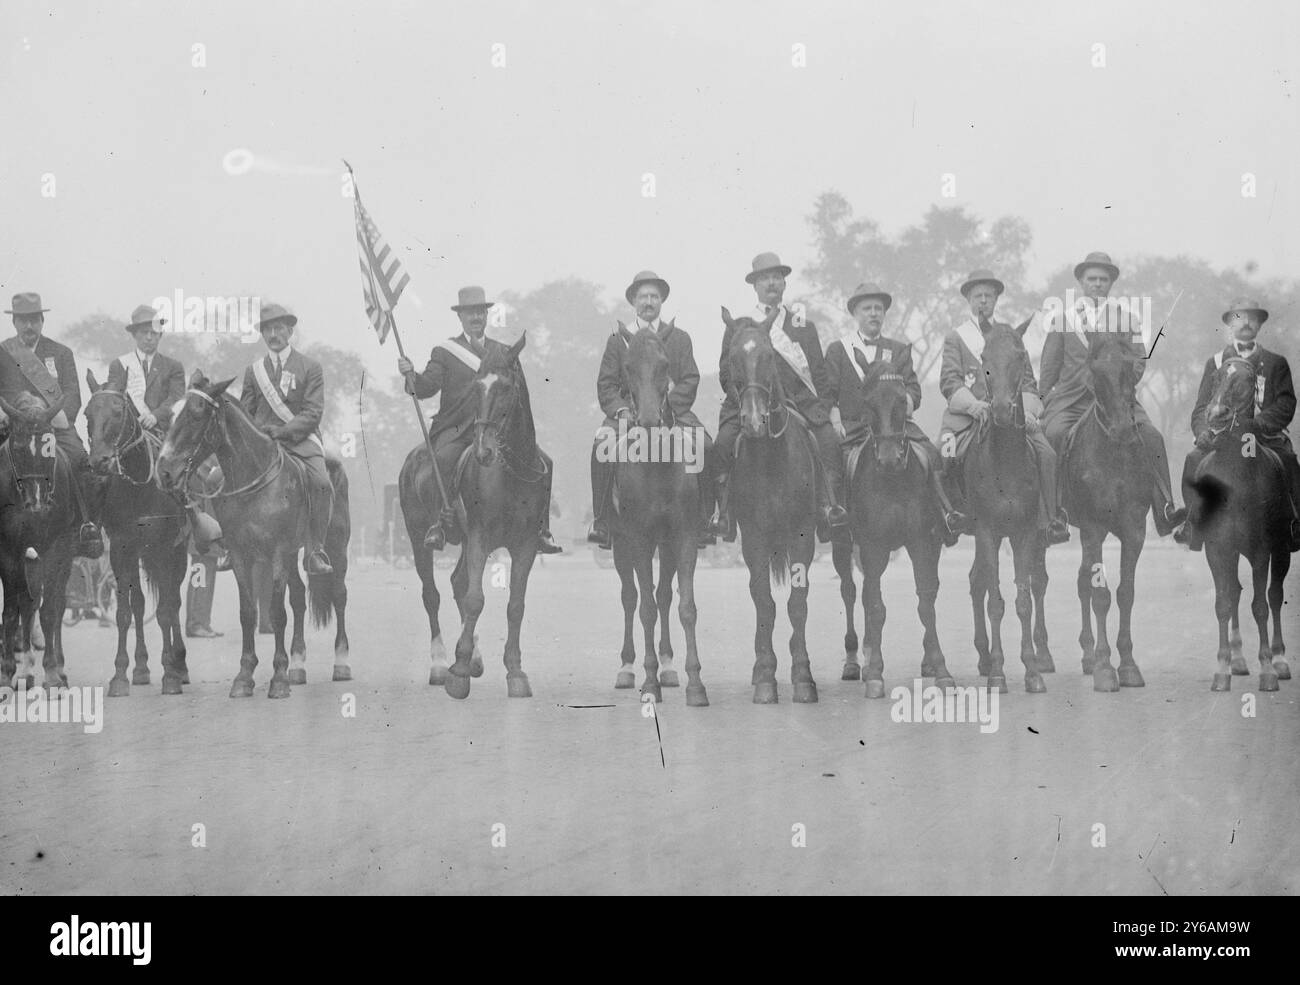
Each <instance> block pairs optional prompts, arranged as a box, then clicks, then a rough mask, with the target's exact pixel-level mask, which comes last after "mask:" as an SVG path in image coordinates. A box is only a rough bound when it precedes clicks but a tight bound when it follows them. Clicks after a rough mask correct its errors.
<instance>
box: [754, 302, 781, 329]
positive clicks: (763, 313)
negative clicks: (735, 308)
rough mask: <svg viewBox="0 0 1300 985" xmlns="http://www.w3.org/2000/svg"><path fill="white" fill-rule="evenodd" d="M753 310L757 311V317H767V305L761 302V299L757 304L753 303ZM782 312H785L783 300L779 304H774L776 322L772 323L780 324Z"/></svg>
mask: <svg viewBox="0 0 1300 985" xmlns="http://www.w3.org/2000/svg"><path fill="white" fill-rule="evenodd" d="M754 310H755V311H757V312H758V317H759V318H760V319H766V318H767V314H768V312H767V305H765V304H763V303H762V302H761V301H760V302H759V303H758V304H756V305H754ZM784 312H785V302H782V303H781V304H778V305H777V306H776V322H775V323H774V324H780V322H781V316H782V314H783V313H784Z"/></svg>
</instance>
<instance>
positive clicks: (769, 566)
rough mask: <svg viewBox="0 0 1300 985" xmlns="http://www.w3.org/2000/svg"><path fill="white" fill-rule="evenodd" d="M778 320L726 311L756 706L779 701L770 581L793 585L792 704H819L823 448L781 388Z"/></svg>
mask: <svg viewBox="0 0 1300 985" xmlns="http://www.w3.org/2000/svg"><path fill="white" fill-rule="evenodd" d="M774 317H775V312H773V314H772V315H769V316H768V317H767V318H766V319H764V320H763V321H762V322H757V321H755V320H754V319H752V318H748V317H741V318H736V319H733V318H732V317H731V312H729V311H728V310H727V309H726V308H723V309H722V320H723V321H724V322H725V323H726V325H727V328H728V330H729V332H730V333H731V338H732V342H731V347H730V349H729V350H728V351H727V352H726V353H725V354H724V358H725V359H728V360H730V362H731V379H732V381H733V385H734V386H735V387H736V389H737V390H738V393H737V398H738V400H739V404H740V424H741V432H740V437H739V439H737V449H736V461H735V465H734V466H733V467H732V473H731V475H732V478H731V486H732V489H733V490H734V491H733V492H732V494H731V504H732V511H733V514H734V515H735V517H736V522H737V524H738V525H739V527H740V533H741V551H742V553H743V554H744V557H745V564H746V566H747V567H748V568H749V594H750V597H751V598H752V599H753V601H754V613H755V619H756V623H757V625H756V628H755V632H754V670H753V674H752V677H751V683H752V684H753V685H754V703H755V704H775V703H776V701H777V687H776V652H775V651H774V650H773V649H772V630H773V627H774V625H775V623H776V602H775V601H774V600H773V599H772V584H771V582H772V579H775V580H776V582H777V584H779V585H784V584H785V583H786V582H787V581H788V582H789V583H790V600H789V602H788V603H787V606H786V611H787V612H788V613H789V616H790V623H791V627H792V629H793V632H792V634H791V636H790V657H791V664H790V682H791V684H792V685H793V686H794V700H795V701H796V702H799V703H812V702H815V701H816V700H817V684H816V682H815V681H814V680H813V676H812V668H811V666H810V665H809V662H808V644H807V640H806V638H805V633H804V628H805V624H806V623H807V620H808V574H809V568H810V566H811V564H812V560H813V554H814V552H815V551H816V536H817V534H816V527H817V482H818V481H819V480H818V476H817V468H818V463H817V449H816V447H815V445H814V443H813V437H812V433H811V432H810V431H809V429H808V427H807V425H806V424H805V423H804V422H803V420H802V419H801V417H800V415H799V413H798V412H797V411H796V410H794V408H793V407H792V406H791V405H790V404H789V403H788V402H787V400H786V397H785V393H784V391H783V390H782V387H781V380H780V376H779V374H778V373H777V362H776V360H777V359H779V358H780V356H778V355H777V353H776V350H775V349H774V348H773V347H772V342H771V338H770V336H769V332H770V331H771V328H772V321H773V318H774ZM778 422H779V423H778Z"/></svg>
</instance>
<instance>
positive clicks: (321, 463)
mask: <svg viewBox="0 0 1300 985" xmlns="http://www.w3.org/2000/svg"><path fill="white" fill-rule="evenodd" d="M297 324H298V318H297V316H296V315H293V314H290V313H289V312H288V311H287V310H286V309H284V308H283V307H281V306H280V305H278V304H265V305H263V306H262V309H261V320H260V321H259V322H258V326H257V327H258V329H259V331H261V333H262V341H263V342H265V343H266V348H267V350H268V351H267V354H266V356H265V357H264V358H262V359H259V360H258V361H257V362H255V363H253V365H251V366H249V367H248V369H247V370H245V371H244V386H243V390H242V391H241V392H240V394H239V402H240V404H241V405H242V406H243V408H244V411H245V412H246V413H247V414H248V416H249V417H251V418H252V419H253V423H254V424H256V425H257V426H258V427H259V428H261V429H262V430H263V431H264V432H265V433H266V434H267V435H268V436H270V437H272V438H274V439H275V440H276V441H278V442H280V444H281V445H283V446H284V449H285V451H287V452H288V453H289V454H291V455H293V456H294V457H295V458H297V459H298V460H299V461H300V462H302V464H303V465H304V467H305V468H306V477H307V482H306V492H307V511H308V542H307V552H306V553H307V557H306V561H305V567H306V569H307V574H309V575H329V574H333V573H334V568H333V566H332V565H331V564H330V560H329V558H328V557H327V556H326V555H325V546H324V545H325V534H326V532H327V531H328V529H329V523H330V512H331V511H332V510H333V508H334V487H333V486H332V485H331V483H330V477H329V472H328V471H326V468H325V447H324V445H323V444H322V443H321V438H320V420H321V417H322V415H323V414H324V413H325V377H324V374H323V373H322V372H321V366H320V363H318V362H317V361H316V360H315V359H312V358H311V357H310V356H305V355H303V354H302V353H301V352H298V351H297V350H295V349H294V348H293V346H291V345H290V344H289V338H290V336H292V335H293V328H294V326H295V325H297Z"/></svg>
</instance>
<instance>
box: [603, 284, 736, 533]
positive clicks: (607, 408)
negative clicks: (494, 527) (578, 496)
mask: <svg viewBox="0 0 1300 985" xmlns="http://www.w3.org/2000/svg"><path fill="white" fill-rule="evenodd" d="M668 291H669V287H668V281H666V280H664V279H663V278H662V277H660V276H659V275H658V274H656V273H655V272H654V271H653V270H643V271H641V272H640V273H639V274H637V275H636V276H635V277H633V278H632V283H631V284H629V285H628V288H627V290H626V291H624V292H623V296H624V297H625V298H627V303H628V304H630V305H631V306H632V309H633V310H634V311H635V312H636V318H635V321H634V322H633V324H632V326H631V328H629V327H628V326H626V325H624V324H623V323H622V322H619V323H618V328H617V329H616V330H615V331H614V333H613V334H612V335H611V336H610V337H609V339H608V340H607V341H606V343H605V352H604V354H603V355H602V356H601V358H600V373H599V375H598V376H597V378H596V396H597V399H599V401H600V409H601V410H603V411H604V412H605V421H604V423H603V424H601V426H600V429H599V430H598V431H597V432H596V439H595V445H593V447H592V453H591V503H592V513H593V517H592V522H591V529H590V531H589V532H588V533H587V540H589V541H590V542H591V543H593V544H597V545H599V546H600V547H602V548H604V549H606V550H608V549H609V548H610V547H611V539H610V532H609V507H610V498H611V495H610V494H611V493H612V491H613V488H614V467H615V465H616V463H615V462H604V461H601V460H600V459H599V457H598V456H597V455H596V447H598V446H599V445H601V443H602V440H603V436H605V435H607V434H609V433H612V432H617V430H618V422H619V420H620V419H623V418H626V419H627V420H628V421H629V422H631V419H632V405H631V395H630V394H629V393H628V392H627V376H626V374H625V372H624V363H625V362H626V360H627V354H628V346H629V345H630V343H631V341H632V337H633V335H635V334H636V333H637V332H644V331H649V332H653V333H654V334H655V335H657V336H658V337H659V341H661V342H662V343H663V346H664V351H665V352H666V354H667V356H668V378H669V380H670V381H671V382H670V387H671V388H670V389H669V391H668V407H669V410H671V411H672V423H673V425H675V426H677V427H682V428H694V429H697V430H696V431H695V433H696V434H703V435H704V461H705V462H706V463H707V462H708V461H709V459H710V457H711V448H712V441H711V439H710V438H709V434H708V432H707V431H705V430H704V425H703V424H701V423H700V419H699V418H698V417H696V416H695V412H694V411H693V410H691V407H692V405H694V403H695V392H696V390H697V389H698V388H699V385H700V370H699V367H698V366H696V364H695V351H694V348H693V346H692V345H691V337H690V336H689V335H688V334H687V333H686V332H685V331H684V330H682V329H680V328H678V327H677V324H676V322H675V321H673V322H666V323H665V322H662V321H660V319H659V312H660V310H661V309H662V308H663V304H664V302H665V301H666V300H668ZM699 489H700V508H701V510H702V511H703V513H704V523H703V525H702V526H701V529H702V530H705V529H707V526H708V521H709V519H710V518H711V517H712V516H713V481H712V479H711V478H710V476H709V473H708V469H707V468H706V469H705V471H704V472H703V473H701V475H700V477H699ZM716 542H717V539H716V538H715V537H714V536H713V535H712V534H709V533H707V532H706V533H704V534H702V535H701V537H700V546H701V547H704V546H707V545H708V544H713V543H716Z"/></svg>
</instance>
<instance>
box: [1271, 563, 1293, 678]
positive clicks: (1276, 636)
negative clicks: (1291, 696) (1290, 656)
mask: <svg viewBox="0 0 1300 985" xmlns="http://www.w3.org/2000/svg"><path fill="white" fill-rule="evenodd" d="M1272 567H1273V578H1272V580H1271V581H1270V582H1269V585H1268V607H1269V608H1270V609H1271V610H1272V611H1273V646H1272V652H1273V669H1274V670H1275V671H1277V677H1278V680H1281V681H1289V680H1290V679H1291V665H1290V664H1288V663H1287V662H1286V644H1285V643H1283V642H1282V585H1283V583H1284V582H1285V581H1286V575H1287V572H1288V571H1290V570H1291V552H1290V551H1288V550H1287V549H1286V546H1285V545H1282V546H1278V547H1275V548H1274V549H1273V566H1272Z"/></svg>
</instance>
